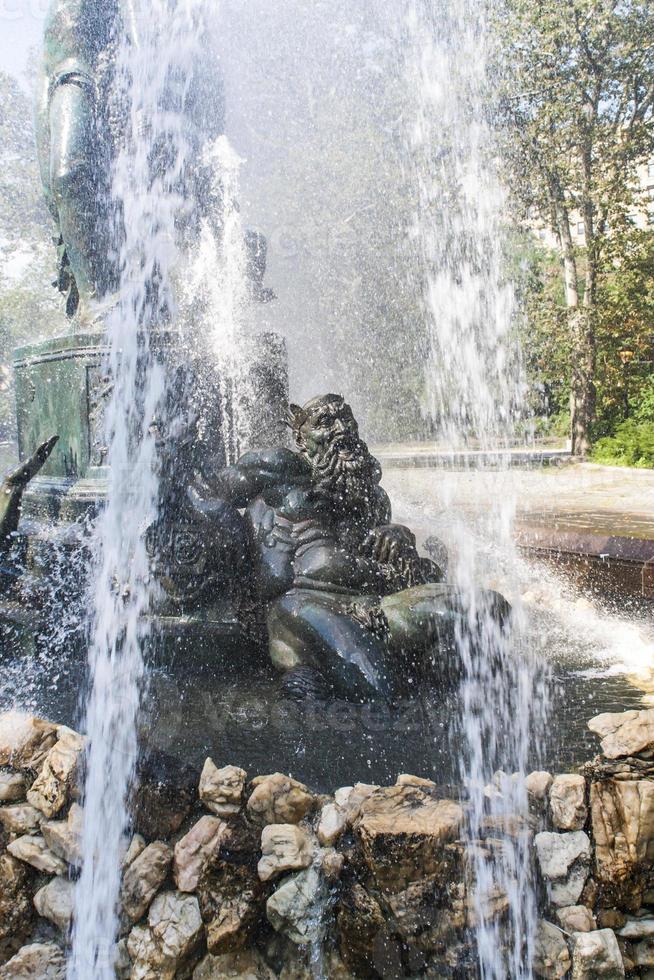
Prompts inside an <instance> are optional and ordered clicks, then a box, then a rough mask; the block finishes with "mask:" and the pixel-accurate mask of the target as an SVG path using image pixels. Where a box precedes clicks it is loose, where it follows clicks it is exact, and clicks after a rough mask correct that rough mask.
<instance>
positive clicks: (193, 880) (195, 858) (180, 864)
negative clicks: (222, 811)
mask: <svg viewBox="0 0 654 980" xmlns="http://www.w3.org/2000/svg"><path fill="white" fill-rule="evenodd" d="M226 829H227V828H226V825H225V823H223V821H222V820H219V819H218V818H217V817H201V818H200V819H199V820H198V822H197V823H196V824H195V825H194V826H193V827H192V828H191V830H189V832H188V834H186V836H185V837H182V839H181V840H180V841H178V842H177V844H176V845H175V863H174V865H173V877H174V879H175V884H176V885H177V887H178V888H179V890H180V891H182V892H193V891H195V889H196V888H197V886H198V881H199V880H200V875H201V874H202V872H203V870H204V868H205V867H206V865H207V864H208V862H209V861H210V860H211V858H212V857H213V855H214V854H215V853H216V851H217V850H218V848H219V847H220V844H221V841H222V839H223V837H224V834H225V830H226Z"/></svg>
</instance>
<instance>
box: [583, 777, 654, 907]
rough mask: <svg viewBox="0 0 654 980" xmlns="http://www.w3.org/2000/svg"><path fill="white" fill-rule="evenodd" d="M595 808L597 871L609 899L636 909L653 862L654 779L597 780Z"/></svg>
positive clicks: (592, 794)
mask: <svg viewBox="0 0 654 980" xmlns="http://www.w3.org/2000/svg"><path fill="white" fill-rule="evenodd" d="M590 808H591V819H592V828H593V837H594V840H595V865H596V871H595V876H596V878H597V881H598V883H599V884H600V885H601V887H602V892H603V895H604V896H605V898H606V904H609V902H611V903H612V904H615V905H617V906H619V907H622V908H625V909H627V910H629V911H634V912H635V911H637V910H638V909H639V908H640V906H641V905H642V900H643V894H644V892H645V890H646V888H647V887H648V874H649V873H650V871H651V868H652V861H654V780H649V779H641V780H634V781H621V780H615V779H608V780H606V781H603V782H597V783H592V785H591V788H590Z"/></svg>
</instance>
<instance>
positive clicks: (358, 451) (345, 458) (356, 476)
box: [307, 437, 375, 509]
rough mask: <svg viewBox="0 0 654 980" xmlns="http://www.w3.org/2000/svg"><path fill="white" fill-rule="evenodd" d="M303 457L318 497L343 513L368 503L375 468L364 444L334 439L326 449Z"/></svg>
mask: <svg viewBox="0 0 654 980" xmlns="http://www.w3.org/2000/svg"><path fill="white" fill-rule="evenodd" d="M307 456H308V458H309V461H310V462H311V465H312V466H313V471H314V481H315V483H314V487H315V490H316V492H317V493H318V494H320V495H322V496H324V497H329V498H331V500H332V501H333V503H334V504H336V503H339V504H340V506H342V507H345V508H347V509H349V508H356V507H357V506H359V505H364V504H368V503H369V500H370V493H371V490H372V488H373V486H374V472H375V466H374V460H373V457H372V456H371V455H370V452H369V450H368V447H367V446H366V444H365V442H363V441H362V440H361V439H359V438H358V437H349V438H347V439H335V440H334V441H333V442H331V443H330V444H329V445H328V446H327V447H326V449H324V450H319V451H318V452H315V453H313V455H312V454H310V453H307Z"/></svg>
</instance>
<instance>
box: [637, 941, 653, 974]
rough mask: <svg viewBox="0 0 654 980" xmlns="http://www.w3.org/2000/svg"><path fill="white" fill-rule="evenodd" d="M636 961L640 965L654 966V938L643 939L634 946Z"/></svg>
mask: <svg viewBox="0 0 654 980" xmlns="http://www.w3.org/2000/svg"><path fill="white" fill-rule="evenodd" d="M634 963H635V964H636V966H638V967H641V968H642V967H644V966H654V939H643V940H642V942H640V943H636V945H635V946H634Z"/></svg>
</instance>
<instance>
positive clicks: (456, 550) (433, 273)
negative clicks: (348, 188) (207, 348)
mask: <svg viewBox="0 0 654 980" xmlns="http://www.w3.org/2000/svg"><path fill="white" fill-rule="evenodd" d="M488 13H489V5H488V4H487V3H484V2H482V3H479V2H477V0H443V2H433V0H412V2H411V3H410V5H409V13H408V18H407V23H406V37H407V41H406V52H407V56H406V73H407V87H408V91H409V92H413V93H416V98H415V102H414V113H413V117H412V128H411V130H410V131H409V133H408V134H407V144H408V145H407V161H408V162H407V168H408V170H409V173H410V176H411V178H412V180H413V181H414V182H415V185H416V187H417V199H418V208H417V212H416V217H415V223H414V228H413V234H414V237H415V244H416V254H417V262H416V269H417V271H418V274H419V275H420V274H422V276H423V291H424V292H423V294H424V310H425V318H426V322H427V328H428V339H429V363H428V369H427V394H426V402H427V404H426V409H427V411H428V412H429V413H430V414H431V416H432V417H433V418H434V420H435V421H436V423H437V425H438V428H439V430H440V439H441V441H442V444H443V447H444V448H445V449H446V450H447V449H449V450H451V451H452V452H456V451H461V450H465V449H466V447H467V446H470V445H471V444H472V445H474V446H475V447H476V448H480V449H482V450H486V451H494V452H496V453H499V454H500V457H501V454H502V453H506V451H507V450H508V448H509V446H510V444H511V440H512V438H513V437H514V435H515V432H514V427H515V423H516V421H517V420H518V419H519V418H520V417H521V414H522V409H523V386H522V378H521V371H520V357H519V351H518V350H517V348H516V346H515V343H514V341H513V339H512V330H513V328H514V317H515V313H516V311H515V303H514V295H513V291H512V288H511V284H510V283H508V282H507V281H506V280H505V278H504V275H503V260H504V255H503V241H504V235H503V227H502V216H503V214H504V213H506V199H505V194H504V192H503V189H502V186H501V182H500V180H499V178H498V174H497V169H496V159H495V146H494V140H493V132H492V127H491V125H490V121H489V115H490V113H489V106H490V105H491V99H492V78H491V72H490V69H489V64H490V57H491V53H492V43H493V39H492V32H491V31H490V28H489V22H488ZM453 459H455V457H453ZM502 462H503V469H504V472H503V477H502V478H501V479H500V480H498V477H497V475H496V476H495V480H494V487H493V492H491V493H489V494H488V495H487V497H485V499H487V500H488V501H489V507H488V509H487V511H486V514H485V515H484V528H483V532H482V537H483V538H485V539H486V541H492V542H493V544H494V547H495V549H496V550H497V552H498V556H499V558H500V560H501V562H502V563H503V565H504V567H505V569H506V571H507V572H508V574H507V575H506V576H505V582H508V585H509V592H508V594H507V598H509V599H510V600H511V602H512V605H513V612H512V616H511V618H510V621H506V622H505V623H504V624H500V622H499V621H498V617H497V614H496V612H495V610H494V608H493V601H492V598H491V597H490V596H489V594H488V593H486V594H480V592H479V590H478V583H479V581H480V579H481V578H482V571H483V569H482V568H481V567H480V555H479V554H478V552H477V549H476V545H475V538H474V536H473V535H471V534H470V531H469V528H468V527H467V526H466V521H465V518H464V515H463V514H462V512H461V511H460V509H459V508H458V507H457V500H456V498H455V497H451V498H450V499H448V500H447V501H446V506H447V509H448V514H449V521H450V522H451V526H452V528H453V533H452V535H451V541H452V542H453V543H452V549H453V561H452V565H451V578H452V581H453V583H454V584H456V586H457V588H458V589H459V591H460V593H461V596H462V597H463V601H464V605H465V608H466V611H467V616H466V619H467V622H466V624H465V628H463V629H460V630H459V633H458V637H457V644H458V650H459V655H460V656H461V658H462V661H463V664H464V667H465V679H464V681H463V684H462V690H461V711H462V720H461V731H460V733H459V734H461V735H462V736H463V738H462V742H461V744H462V745H463V751H462V752H460V770H461V776H462V779H463V782H464V785H465V787H466V790H467V793H468V794H469V804H468V808H467V834H468V838H469V841H470V843H471V845H472V847H471V853H472V864H473V868H472V875H473V878H474V879H475V884H474V896H475V908H474V920H475V931H476V940H477V950H478V953H477V955H478V966H479V970H480V973H481V976H482V977H484V978H486V980H502V978H504V977H506V976H507V975H508V976H511V977H512V978H513V980H526V978H528V977H531V976H532V971H531V961H532V956H533V943H534V933H535V926H536V902H535V892H534V888H533V885H532V880H531V868H530V856H529V848H528V843H527V841H528V834H526V833H525V832H524V831H525V830H526V825H523V827H522V831H523V832H522V833H520V832H518V833H515V832H514V833H507V830H508V827H507V823H508V821H513V822H514V823H515V820H516V818H517V819H518V820H520V819H521V818H522V819H523V820H525V821H526V818H527V816H528V805H527V796H526V791H525V788H524V782H523V781H522V780H519V779H511V778H509V775H510V774H513V773H523V774H526V771H527V763H528V752H529V748H530V741H531V740H532V738H533V736H534V733H536V741H538V731H539V730H541V729H539V725H542V722H543V720H544V718H545V717H546V711H547V685H546V682H545V677H544V674H543V672H542V670H541V668H540V667H539V665H538V664H537V663H535V662H533V660H532V658H531V657H530V655H529V653H528V651H527V650H526V648H525V645H524V644H523V643H521V634H522V633H523V632H524V614H523V610H522V608H521V604H520V600H519V586H518V583H517V581H516V579H515V578H514V577H513V578H512V576H511V569H512V568H515V567H516V562H515V551H514V544H513V533H512V524H513V518H514V514H515V504H516V491H515V488H514V486H513V485H512V480H511V470H510V468H509V465H508V458H505V459H504V460H503V461H502V460H501V459H500V466H502ZM459 465H461V462H460V461H459ZM464 465H470V464H469V463H467V464H466V463H464ZM498 491H499V492H498ZM498 772H504V773H506V774H509V775H507V777H506V778H504V779H503V778H502V777H501V776H496V777H495V784H496V785H495V788H493V789H490V788H489V787H490V785H491V783H492V781H493V777H494V774H495V773H498ZM488 837H494V838H501V839H500V840H496V841H494V842H492V843H491V842H487V841H486V840H484V838H488ZM505 903H506V904H507V905H508V929H507V928H506V927H505V926H503V927H502V929H500V926H499V924H498V923H499V921H500V918H501V916H499V915H498V912H499V910H500V909H501V908H502V907H503V905H504V904H505Z"/></svg>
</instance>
